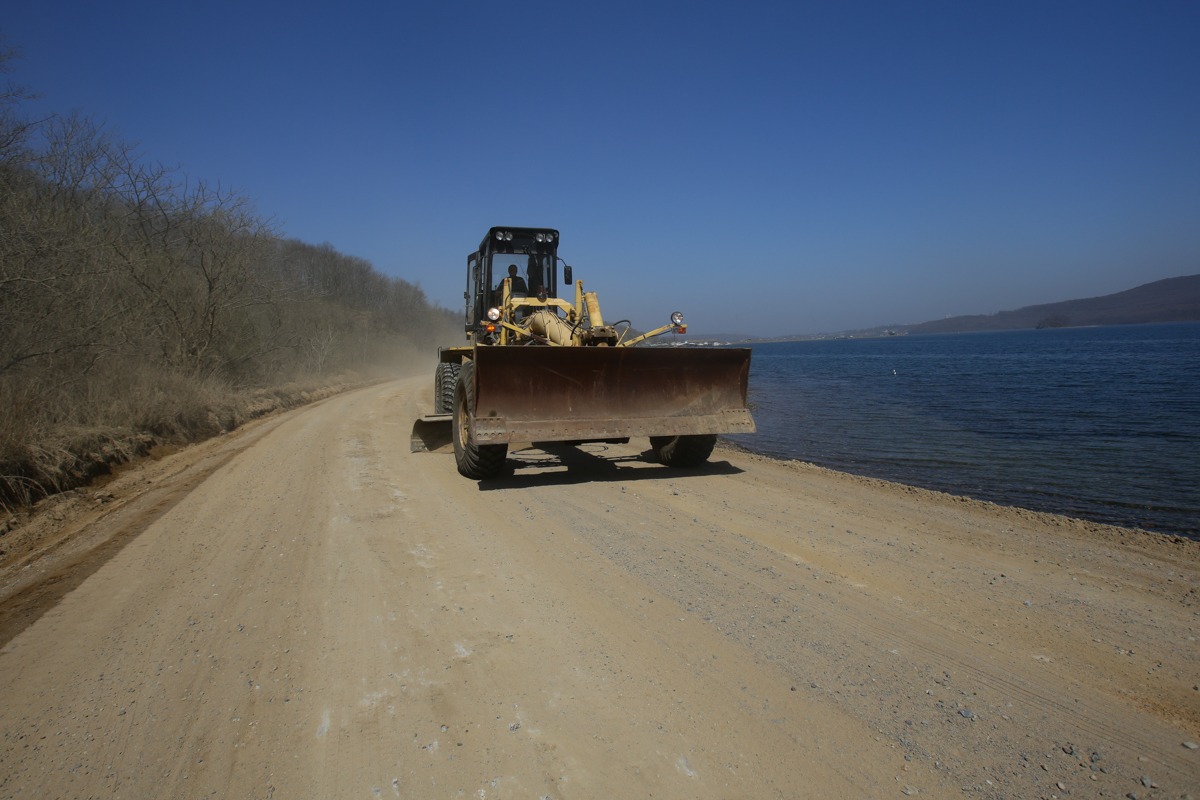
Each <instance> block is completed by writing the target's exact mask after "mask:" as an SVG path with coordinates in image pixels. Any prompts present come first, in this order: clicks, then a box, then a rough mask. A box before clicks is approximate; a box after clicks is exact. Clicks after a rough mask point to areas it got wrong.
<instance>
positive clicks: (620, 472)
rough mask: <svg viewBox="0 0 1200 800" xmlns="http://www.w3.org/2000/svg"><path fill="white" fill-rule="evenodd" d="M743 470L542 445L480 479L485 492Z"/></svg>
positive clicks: (599, 448) (649, 454)
mask: <svg viewBox="0 0 1200 800" xmlns="http://www.w3.org/2000/svg"><path fill="white" fill-rule="evenodd" d="M563 467H565V468H566V469H565V470H564V469H563ZM742 472H743V470H742V469H740V468H738V467H735V466H733V465H732V464H730V463H729V462H728V461H710V462H708V463H707V464H702V465H700V466H699V467H695V468H692V469H678V468H676V467H668V466H664V465H662V464H660V463H658V461H657V459H656V458H655V457H654V454H653V451H650V450H646V451H644V452H641V453H638V454H636V455H627V454H621V453H614V452H612V448H610V447H609V446H608V445H605V444H585V445H579V446H570V445H551V444H543V445H540V446H537V447H526V448H522V449H518V450H514V451H512V452H510V453H509V455H508V461H507V463H506V464H505V472H504V474H503V475H501V476H500V477H497V478H493V479H491V480H486V481H480V482H479V490H480V491H481V492H486V491H495V490H497V489H521V488H525V487H529V486H563V485H570V484H580V483H603V482H606V481H644V480H665V479H675V478H690V477H700V476H705V475H740V474H741V473H742Z"/></svg>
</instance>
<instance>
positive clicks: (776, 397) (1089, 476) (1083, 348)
mask: <svg viewBox="0 0 1200 800" xmlns="http://www.w3.org/2000/svg"><path fill="white" fill-rule="evenodd" d="M753 349H754V356H753V362H752V365H751V373H750V401H751V405H752V408H753V410H754V417H755V421H756V422H757V423H758V431H759V432H758V433H757V434H755V435H752V436H732V437H729V438H731V439H733V440H734V441H736V442H737V443H738V444H740V445H742V446H743V447H746V448H747V449H750V450H754V451H756V452H760V453H764V454H767V455H772V456H778V457H784V458H795V459H800V460H803V461H809V462H812V463H815V464H820V465H822V466H826V467H831V468H833V469H838V470H843V471H846V472H853V473H857V474H860V475H870V476H873V477H878V478H885V479H887V480H892V481H897V482H901V483H907V484H911V485H915V486H924V487H927V488H931V489H939V490H941V491H946V492H950V493H953V494H960V495H967V496H970V497H976V498H979V499H983V500H991V501H993V502H996V503H1002V504H1005V505H1014V506H1022V507H1025V508H1032V509H1037V510H1041V511H1053V512H1056V513H1060V514H1068V515H1071V516H1075V517H1081V518H1084V519H1092V520H1096V521H1100V522H1107V523H1112V524H1117V525H1127V526H1137V527H1143V528H1147V529H1150V530H1156V531H1161V532H1163V533H1173V534H1182V535H1186V536H1189V537H1192V538H1200V323H1187V324H1176V325H1123V326H1113V327H1104V328H1068V329H1057V330H1042V331H1010V332H1004V333H976V334H943V335H928V336H896V337H889V338H884V339H842V340H827V341H811V342H778V343H770V344H762V345H755V346H754V348H753Z"/></svg>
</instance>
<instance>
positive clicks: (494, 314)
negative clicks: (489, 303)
mask: <svg viewBox="0 0 1200 800" xmlns="http://www.w3.org/2000/svg"><path fill="white" fill-rule="evenodd" d="M487 318H488V319H490V320H491V321H492V322H495V321H496V320H498V319H500V309H498V308H489V309H488V313H487Z"/></svg>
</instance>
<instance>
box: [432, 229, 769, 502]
mask: <svg viewBox="0 0 1200 800" xmlns="http://www.w3.org/2000/svg"><path fill="white" fill-rule="evenodd" d="M558 242H559V235H558V231H556V230H553V229H550V228H513V227H498V228H492V229H491V230H489V231H488V233H487V236H485V237H484V238H483V241H482V242H481V243H480V245H479V249H478V250H477V251H475V252H474V253H471V254H470V255H469V256H467V290H466V291H465V292H464V293H463V297H464V298H465V300H466V335H467V340H468V341H469V342H470V343H469V344H468V345H465V346H462V347H446V348H442V349H441V350H439V360H438V365H437V369H436V372H435V374H434V386H433V393H434V394H433V397H434V413H433V414H432V415H428V416H425V417H422V418H421V419H419V420H417V421H416V423H415V424H414V425H413V431H412V450H413V451H414V452H419V451H425V450H434V449H438V448H439V447H442V446H444V445H446V444H448V443H452V444H453V446H454V458H455V462H456V463H457V466H458V471H459V472H460V473H462V474H463V475H464V476H466V477H468V478H473V479H477V480H481V479H485V478H491V477H494V476H496V475H497V474H499V472H500V471H501V470H502V469H503V468H504V464H505V459H506V458H507V455H508V445H509V444H510V443H513V442H530V443H534V444H537V443H541V442H559V443H571V444H583V443H585V442H625V441H628V440H629V438H630V437H632V436H648V437H649V439H650V446H651V448H652V449H653V450H654V452H655V453H656V455H657V457H658V460H659V461H661V462H662V463H663V464H667V465H669V466H675V467H693V466H696V465H699V464H701V463H703V462H704V461H706V460H707V459H708V457H709V455H710V454H711V453H712V449H713V446H714V445H715V444H716V440H717V434H720V433H753V432H754V420H753V419H752V418H751V416H750V412H749V410H748V409H747V408H746V387H747V381H748V379H749V373H750V350H749V349H748V348H724V347H721V348H717V347H712V348H709V347H704V348H701V347H683V346H680V347H672V346H665V347H653V346H643V347H637V346H636V345H640V344H643V343H644V342H645V341H646V340H647V339H650V338H651V337H654V336H658V335H660V334H663V333H667V332H669V331H675V332H678V333H683V332H685V331H686V326H685V325H684V322H683V315H682V314H680V313H679V312H674V313H672V314H671V317H670V322H669V323H667V324H665V325H663V326H662V327H659V328H656V329H655V330H652V331H650V332H649V333H645V334H641V335H639V336H631V335H629V333H630V324H629V322H628V321H626V320H621V321H618V322H616V323H613V324H610V323H607V322H605V320H604V317H603V316H602V315H601V312H600V302H599V300H598V299H597V297H596V293H595V292H585V291H584V290H583V281H577V282H572V279H571V278H572V276H571V272H572V270H571V267H570V266H569V265H567V264H566V263H565V262H562V278H563V286H564V288H565V290H566V291H565V292H564V293H565V294H569V295H573V296H571V297H570V299H564V298H562V297H560V296H559V294H560V293H559V283H558V275H559V269H558V267H559V263H560V261H561V259H559V258H558ZM622 326H623V327H622Z"/></svg>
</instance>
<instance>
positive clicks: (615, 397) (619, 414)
mask: <svg viewBox="0 0 1200 800" xmlns="http://www.w3.org/2000/svg"><path fill="white" fill-rule="evenodd" d="M749 372H750V350H748V349H724V348H711V349H699V348H687V349H684V348H666V347H662V348H651V347H641V348H635V347H476V348H475V366H474V380H475V409H474V415H473V420H472V425H473V431H474V436H475V439H476V440H477V441H478V442H480V443H481V444H499V443H502V442H563V441H588V440H605V439H617V438H624V437H629V436H679V435H690V434H713V433H753V432H754V420H753V419H752V418H751V416H750V412H749V410H748V409H747V408H746V387H747V382H748V379H749Z"/></svg>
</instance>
